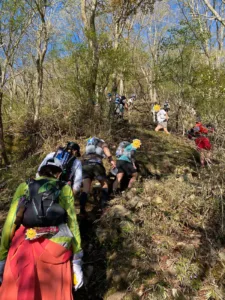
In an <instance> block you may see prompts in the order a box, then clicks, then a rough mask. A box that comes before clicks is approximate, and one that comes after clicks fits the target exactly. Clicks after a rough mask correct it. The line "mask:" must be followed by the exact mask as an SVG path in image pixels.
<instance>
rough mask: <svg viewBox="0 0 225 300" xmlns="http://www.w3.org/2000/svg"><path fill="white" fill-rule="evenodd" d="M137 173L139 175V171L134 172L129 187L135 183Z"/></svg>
mask: <svg viewBox="0 0 225 300" xmlns="http://www.w3.org/2000/svg"><path fill="white" fill-rule="evenodd" d="M137 175H138V173H137V172H136V173H133V174H132V177H131V179H130V181H129V184H128V189H130V188H131V187H132V185H133V184H134V182H135V181H136V180H137Z"/></svg>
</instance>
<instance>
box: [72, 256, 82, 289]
mask: <svg viewBox="0 0 225 300" xmlns="http://www.w3.org/2000/svg"><path fill="white" fill-rule="evenodd" d="M72 265H73V287H74V290H75V291H77V290H78V289H79V288H80V287H82V285H83V283H84V280H83V271H82V260H81V259H77V260H72Z"/></svg>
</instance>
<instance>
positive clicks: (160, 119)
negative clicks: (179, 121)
mask: <svg viewBox="0 0 225 300" xmlns="http://www.w3.org/2000/svg"><path fill="white" fill-rule="evenodd" d="M166 116H167V113H166V111H165V110H164V109H160V111H159V112H158V113H157V121H158V122H159V123H162V122H166Z"/></svg>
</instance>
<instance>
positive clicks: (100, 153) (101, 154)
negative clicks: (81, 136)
mask: <svg viewBox="0 0 225 300" xmlns="http://www.w3.org/2000/svg"><path fill="white" fill-rule="evenodd" d="M103 158H107V159H108V161H109V163H110V164H111V166H112V168H113V169H114V168H115V167H116V163H115V162H114V160H113V158H112V155H111V152H110V150H109V148H108V145H107V144H106V143H105V141H104V140H102V139H99V138H97V137H92V138H90V139H88V141H87V145H86V149H85V155H84V158H83V170H82V172H83V191H82V193H81V196H80V215H81V216H86V203H87V199H88V194H89V193H90V190H91V183H92V181H93V180H94V179H96V180H98V181H99V182H100V184H101V188H102V190H101V203H100V205H101V210H102V212H104V210H105V208H106V207H107V205H108V201H109V191H108V182H107V176H106V170H105V168H104V166H103V162H102V160H103Z"/></svg>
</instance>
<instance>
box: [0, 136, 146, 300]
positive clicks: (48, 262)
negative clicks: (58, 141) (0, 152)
mask: <svg viewBox="0 0 225 300" xmlns="http://www.w3.org/2000/svg"><path fill="white" fill-rule="evenodd" d="M140 146H141V141H140V140H138V139H134V140H133V141H132V142H126V141H123V142H121V143H120V144H119V146H118V148H117V150H116V157H117V159H116V161H115V160H114V159H113V157H112V154H111V151H110V149H109V147H108V145H107V144H106V142H105V141H104V140H103V139H100V138H97V137H91V138H89V139H88V140H87V144H86V148H85V153H84V155H83V156H82V161H81V160H80V159H79V157H81V153H80V146H79V145H78V144H77V143H75V142H69V143H67V145H66V146H65V147H59V148H58V149H57V150H56V151H55V152H51V153H49V154H48V155H47V156H46V157H45V158H44V160H43V161H42V162H41V164H40V166H39V168H38V170H37V174H36V178H35V179H30V180H28V181H26V182H23V183H21V184H20V185H19V187H18V188H17V190H16V192H15V194H14V196H13V200H12V203H11V206H10V209H9V212H8V215H7V218H6V221H5V224H4V226H3V229H2V237H1V244H0V283H1V287H0V299H9V300H14V299H15V300H31V299H35V300H41V299H42V300H43V299H48V300H50V299H54V300H63V299H64V300H69V299H73V295H72V287H73V288H74V290H77V289H78V288H80V287H81V286H82V285H83V272H82V257H83V251H82V248H81V238H80V232H79V226H78V222H77V216H76V212H75V206H74V199H75V197H77V196H78V192H79V191H80V189H81V186H82V192H81V193H80V195H79V200H80V215H81V216H83V217H84V216H85V215H86V203H87V199H88V194H89V193H90V189H91V183H92V181H93V180H98V181H99V182H100V184H101V192H102V193H101V203H100V207H101V211H102V214H104V213H106V211H107V207H108V202H109V190H108V182H107V177H106V169H105V167H104V166H103V159H107V160H108V162H109V163H110V165H111V168H112V172H113V173H114V174H115V175H116V179H115V181H114V183H113V193H116V192H117V189H118V187H119V184H120V182H121V180H122V178H123V177H124V175H126V176H128V177H129V183H128V188H131V187H132V185H133V183H134V182H135V180H136V177H137V167H136V164H135V153H136V151H137V149H139V148H140Z"/></svg>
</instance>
